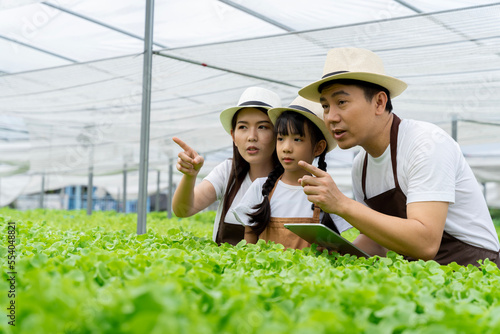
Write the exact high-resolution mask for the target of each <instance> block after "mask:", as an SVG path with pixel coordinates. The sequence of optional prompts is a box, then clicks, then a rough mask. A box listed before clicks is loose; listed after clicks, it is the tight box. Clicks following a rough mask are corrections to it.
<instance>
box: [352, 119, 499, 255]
mask: <svg viewBox="0 0 500 334" xmlns="http://www.w3.org/2000/svg"><path fill="white" fill-rule="evenodd" d="M365 155H366V152H365V151H364V150H362V151H361V152H360V153H359V154H358V155H357V156H356V157H355V159H354V162H353V170H352V180H353V181H352V184H353V191H354V196H355V198H356V200H357V201H359V202H361V203H364V204H365V205H366V203H365V202H364V196H363V190H362V187H361V177H362V172H363V162H364V158H365ZM397 174H398V182H399V186H400V187H401V190H402V191H403V193H404V194H405V195H406V201H407V204H408V203H413V202H423V201H443V202H449V203H450V205H449V208H448V215H447V217H446V223H445V226H444V230H445V231H446V232H447V233H449V234H451V235H452V236H454V237H455V238H457V239H459V240H461V241H463V242H465V243H468V244H470V245H473V246H477V247H482V248H486V249H489V250H493V251H498V250H499V247H500V246H499V242H498V236H497V234H496V231H495V227H494V225H493V222H492V220H491V216H490V214H489V211H488V207H487V205H486V201H485V199H484V197H483V194H482V192H481V189H480V187H479V184H478V182H477V180H476V178H475V177H474V174H473V172H472V170H471V168H470V166H469V165H468V164H467V162H466V160H465V158H464V156H463V154H462V152H461V150H460V146H459V145H458V144H457V143H456V142H455V141H454V140H453V139H452V138H451V137H450V136H449V135H448V134H447V133H446V132H445V131H443V130H442V129H441V128H439V127H438V126H436V125H434V124H431V123H427V122H421V121H415V120H407V119H404V120H402V121H401V124H400V125H399V133H398V147H397ZM394 187H395V184H394V177H393V173H392V164H391V151H390V146H389V147H388V148H387V149H386V151H385V152H384V153H383V154H382V155H381V156H380V157H377V158H373V157H372V156H370V155H368V167H367V173H366V197H367V198H372V197H373V196H376V195H379V194H381V193H383V192H385V191H387V190H389V189H392V188H394Z"/></svg>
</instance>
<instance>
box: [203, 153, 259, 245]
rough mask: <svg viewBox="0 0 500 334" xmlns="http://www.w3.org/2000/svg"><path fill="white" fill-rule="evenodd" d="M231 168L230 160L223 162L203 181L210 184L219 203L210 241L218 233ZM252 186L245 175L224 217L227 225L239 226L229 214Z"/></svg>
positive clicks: (248, 177)
mask: <svg viewBox="0 0 500 334" xmlns="http://www.w3.org/2000/svg"><path fill="white" fill-rule="evenodd" d="M231 166H232V159H227V160H225V161H224V162H222V163H220V164H219V165H217V166H215V168H214V169H213V170H212V171H211V172H210V173H209V174H208V175H207V176H206V177H205V178H204V179H203V180H206V181H208V182H210V183H211V184H212V185H213V186H214V188H215V193H216V195H217V200H218V201H219V207H218V208H217V214H216V215H215V222H214V231H213V234H212V239H213V240H214V241H215V238H216V237H217V232H218V231H219V223H220V217H221V214H222V206H223V205H224V194H225V193H226V188H227V182H228V180H229V174H231ZM251 184H252V180H251V179H250V176H249V175H248V173H247V175H246V176H245V179H244V180H243V183H242V184H241V187H240V189H239V190H238V192H237V193H236V196H235V197H234V200H233V203H232V204H231V207H230V208H229V210H228V212H227V214H226V217H225V219H224V221H225V222H226V223H228V224H236V225H241V224H240V223H239V222H238V221H237V220H236V219H235V218H234V215H232V214H231V211H230V210H231V209H232V208H234V207H236V205H237V204H238V203H239V201H240V200H241V199H242V198H243V195H244V194H245V192H246V191H247V190H248V188H250V185H251Z"/></svg>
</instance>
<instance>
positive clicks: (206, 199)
mask: <svg viewBox="0 0 500 334" xmlns="http://www.w3.org/2000/svg"><path fill="white" fill-rule="evenodd" d="M280 106H281V100H280V98H279V96H278V95H277V94H276V93H274V92H272V91H270V90H267V89H264V88H259V87H250V88H248V89H246V90H245V91H244V92H243V94H242V95H241V97H240V100H239V102H238V105H237V106H236V107H231V108H228V109H225V110H224V111H222V113H221V115H220V120H221V123H222V126H223V127H224V129H225V130H226V131H227V132H228V133H229V134H230V135H231V137H232V138H233V158H232V159H228V160H226V161H224V162H222V163H221V164H219V165H218V166H216V167H215V168H214V169H213V170H212V171H211V172H210V173H209V174H208V175H207V176H206V177H205V178H204V179H203V181H202V182H200V183H199V184H198V185H196V186H195V183H196V176H197V175H198V172H199V171H200V169H201V167H202V166H203V162H204V160H203V158H202V157H201V156H200V155H198V153H196V151H195V150H193V149H192V148H191V147H189V146H188V145H186V144H185V143H184V142H183V141H182V140H180V139H179V138H176V137H174V138H172V139H173V140H174V142H176V143H177V144H178V145H179V146H180V147H181V148H182V149H183V150H184V151H182V152H180V153H179V155H178V157H179V158H178V161H177V165H176V167H177V170H179V171H180V172H181V173H183V174H184V175H183V176H182V179H181V181H180V183H179V185H178V186H177V188H176V190H175V193H174V196H173V199H172V209H173V211H174V213H175V215H176V216H177V217H189V216H192V215H194V214H195V213H198V212H200V211H201V210H203V209H205V208H207V207H208V206H209V205H211V204H212V203H214V202H215V201H216V200H219V207H218V209H217V215H216V217H215V224H214V232H213V240H214V241H215V242H217V243H218V244H219V245H220V244H221V243H224V242H228V243H230V244H232V245H236V244H237V243H238V242H239V241H241V240H242V239H243V238H244V227H243V226H242V225H241V224H240V223H238V222H237V221H236V220H235V219H234V216H233V215H227V212H228V211H229V209H230V208H231V207H234V206H235V205H236V204H237V203H238V202H239V200H240V199H241V198H242V197H243V195H244V193H245V192H246V191H247V189H248V188H249V187H250V185H251V184H252V182H253V180H255V179H256V178H258V177H264V176H266V175H268V174H269V172H270V171H272V170H273V168H274V167H275V166H276V165H279V162H278V160H277V156H276V150H275V148H276V143H275V135H274V128H273V125H272V123H271V120H270V119H269V116H268V115H267V111H268V110H269V109H271V108H273V107H280Z"/></svg>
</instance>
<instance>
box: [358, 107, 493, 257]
mask: <svg viewBox="0 0 500 334" xmlns="http://www.w3.org/2000/svg"><path fill="white" fill-rule="evenodd" d="M400 123H401V120H400V119H399V117H398V116H396V115H394V118H393V122H392V126H391V139H390V143H391V161H392V173H393V176H394V183H395V188H393V189H390V190H388V191H386V192H384V193H382V194H379V195H377V196H374V197H372V198H369V199H368V198H366V168H367V164H368V155H367V153H366V155H365V160H364V163H363V174H362V178H361V186H362V188H363V194H364V200H365V203H366V204H367V205H368V206H369V207H370V208H372V209H373V210H375V211H378V212H381V213H384V214H386V215H390V216H396V217H400V218H405V219H406V218H407V217H406V195H405V194H404V193H403V191H402V190H401V188H400V187H399V182H398V175H397V161H396V154H397V144H398V130H399V124H400ZM405 258H406V259H407V260H410V261H415V260H416V259H414V258H410V257H408V256H405ZM486 258H488V259H490V261H492V262H495V263H496V264H497V265H498V266H499V267H500V253H499V252H495V251H492V250H488V249H484V248H480V247H476V246H472V245H469V244H467V243H465V242H463V241H460V240H458V239H457V238H455V237H453V236H451V235H450V234H449V233H447V232H446V231H443V236H442V239H441V245H440V247H439V250H438V252H437V255H436V257H435V258H434V261H436V262H438V263H440V264H448V263H451V262H456V263H458V264H460V265H464V266H466V265H468V264H473V265H475V266H479V264H478V263H477V260H480V259H486Z"/></svg>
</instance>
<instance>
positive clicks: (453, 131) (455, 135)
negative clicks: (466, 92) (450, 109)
mask: <svg viewBox="0 0 500 334" xmlns="http://www.w3.org/2000/svg"><path fill="white" fill-rule="evenodd" d="M451 137H452V138H453V139H454V140H455V141H456V142H458V119H457V115H456V114H453V116H452V117H451Z"/></svg>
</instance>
